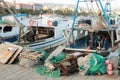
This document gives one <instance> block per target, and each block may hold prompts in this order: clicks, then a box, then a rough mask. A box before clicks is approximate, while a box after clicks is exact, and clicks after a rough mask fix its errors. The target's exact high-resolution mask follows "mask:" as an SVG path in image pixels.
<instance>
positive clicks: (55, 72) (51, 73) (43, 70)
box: [36, 66, 61, 78]
mask: <svg viewBox="0 0 120 80" xmlns="http://www.w3.org/2000/svg"><path fill="white" fill-rule="evenodd" d="M36 72H37V73H38V74H40V75H45V76H48V77H52V78H58V77H59V76H60V74H61V73H60V69H59V68H57V69H55V70H53V71H51V70H49V69H47V68H46V67H44V66H39V67H37V68H36Z"/></svg>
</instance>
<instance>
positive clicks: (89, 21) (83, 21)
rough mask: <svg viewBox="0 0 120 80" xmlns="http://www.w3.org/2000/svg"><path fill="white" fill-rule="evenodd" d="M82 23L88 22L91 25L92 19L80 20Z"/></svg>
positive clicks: (79, 22)
mask: <svg viewBox="0 0 120 80" xmlns="http://www.w3.org/2000/svg"><path fill="white" fill-rule="evenodd" d="M82 23H85V24H88V25H90V26H91V20H80V21H78V24H82Z"/></svg>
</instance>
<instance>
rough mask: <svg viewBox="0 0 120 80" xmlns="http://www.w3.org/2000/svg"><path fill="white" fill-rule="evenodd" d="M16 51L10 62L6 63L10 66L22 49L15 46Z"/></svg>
mask: <svg viewBox="0 0 120 80" xmlns="http://www.w3.org/2000/svg"><path fill="white" fill-rule="evenodd" d="M17 47H18V50H17V52H16V53H15V54H14V55H13V56H12V57H11V59H10V61H9V62H8V64H11V63H13V62H14V60H15V59H16V57H17V56H18V55H19V54H20V52H21V51H22V49H23V47H20V46H17Z"/></svg>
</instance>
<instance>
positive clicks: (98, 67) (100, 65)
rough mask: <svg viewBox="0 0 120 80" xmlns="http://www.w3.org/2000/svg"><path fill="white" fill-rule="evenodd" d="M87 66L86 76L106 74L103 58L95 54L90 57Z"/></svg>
mask: <svg viewBox="0 0 120 80" xmlns="http://www.w3.org/2000/svg"><path fill="white" fill-rule="evenodd" d="M89 65H90V68H89V69H88V71H87V73H86V75H89V74H93V75H94V74H97V73H101V74H106V72H107V68H106V65H105V58H104V57H102V56H100V55H98V54H96V53H93V54H92V56H91V57H90V61H89Z"/></svg>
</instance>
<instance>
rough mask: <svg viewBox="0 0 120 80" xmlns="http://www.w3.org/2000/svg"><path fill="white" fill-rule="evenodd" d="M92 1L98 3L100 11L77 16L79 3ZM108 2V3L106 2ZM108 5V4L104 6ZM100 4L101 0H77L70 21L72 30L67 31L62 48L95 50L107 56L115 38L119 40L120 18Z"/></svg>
mask: <svg viewBox="0 0 120 80" xmlns="http://www.w3.org/2000/svg"><path fill="white" fill-rule="evenodd" d="M91 1H92V2H94V1H96V2H97V3H96V4H97V5H98V4H100V6H99V8H101V9H100V10H101V11H100V12H98V13H97V14H96V13H93V12H94V11H93V12H92V15H91V13H90V14H89V17H88V16H86V17H84V18H80V19H79V18H78V17H77V15H76V14H77V12H78V7H79V3H82V2H91ZM106 4H108V3H106ZM106 7H108V6H106ZM106 7H105V8H104V7H103V5H102V2H101V0H78V1H77V6H76V10H75V14H74V19H73V23H72V30H71V32H70V33H69V35H68V36H69V37H67V38H65V39H66V41H67V43H69V45H68V44H67V47H66V48H65V49H64V50H67V51H69V50H70V52H72V51H74V52H75V51H85V52H86V51H88V52H89V51H90V52H96V53H98V54H100V55H102V56H104V57H107V56H108V55H109V54H110V52H111V48H113V46H114V42H115V41H116V40H120V35H119V30H120V28H119V27H120V19H119V15H114V14H112V13H110V12H109V14H108V11H111V10H110V9H109V10H106Z"/></svg>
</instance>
